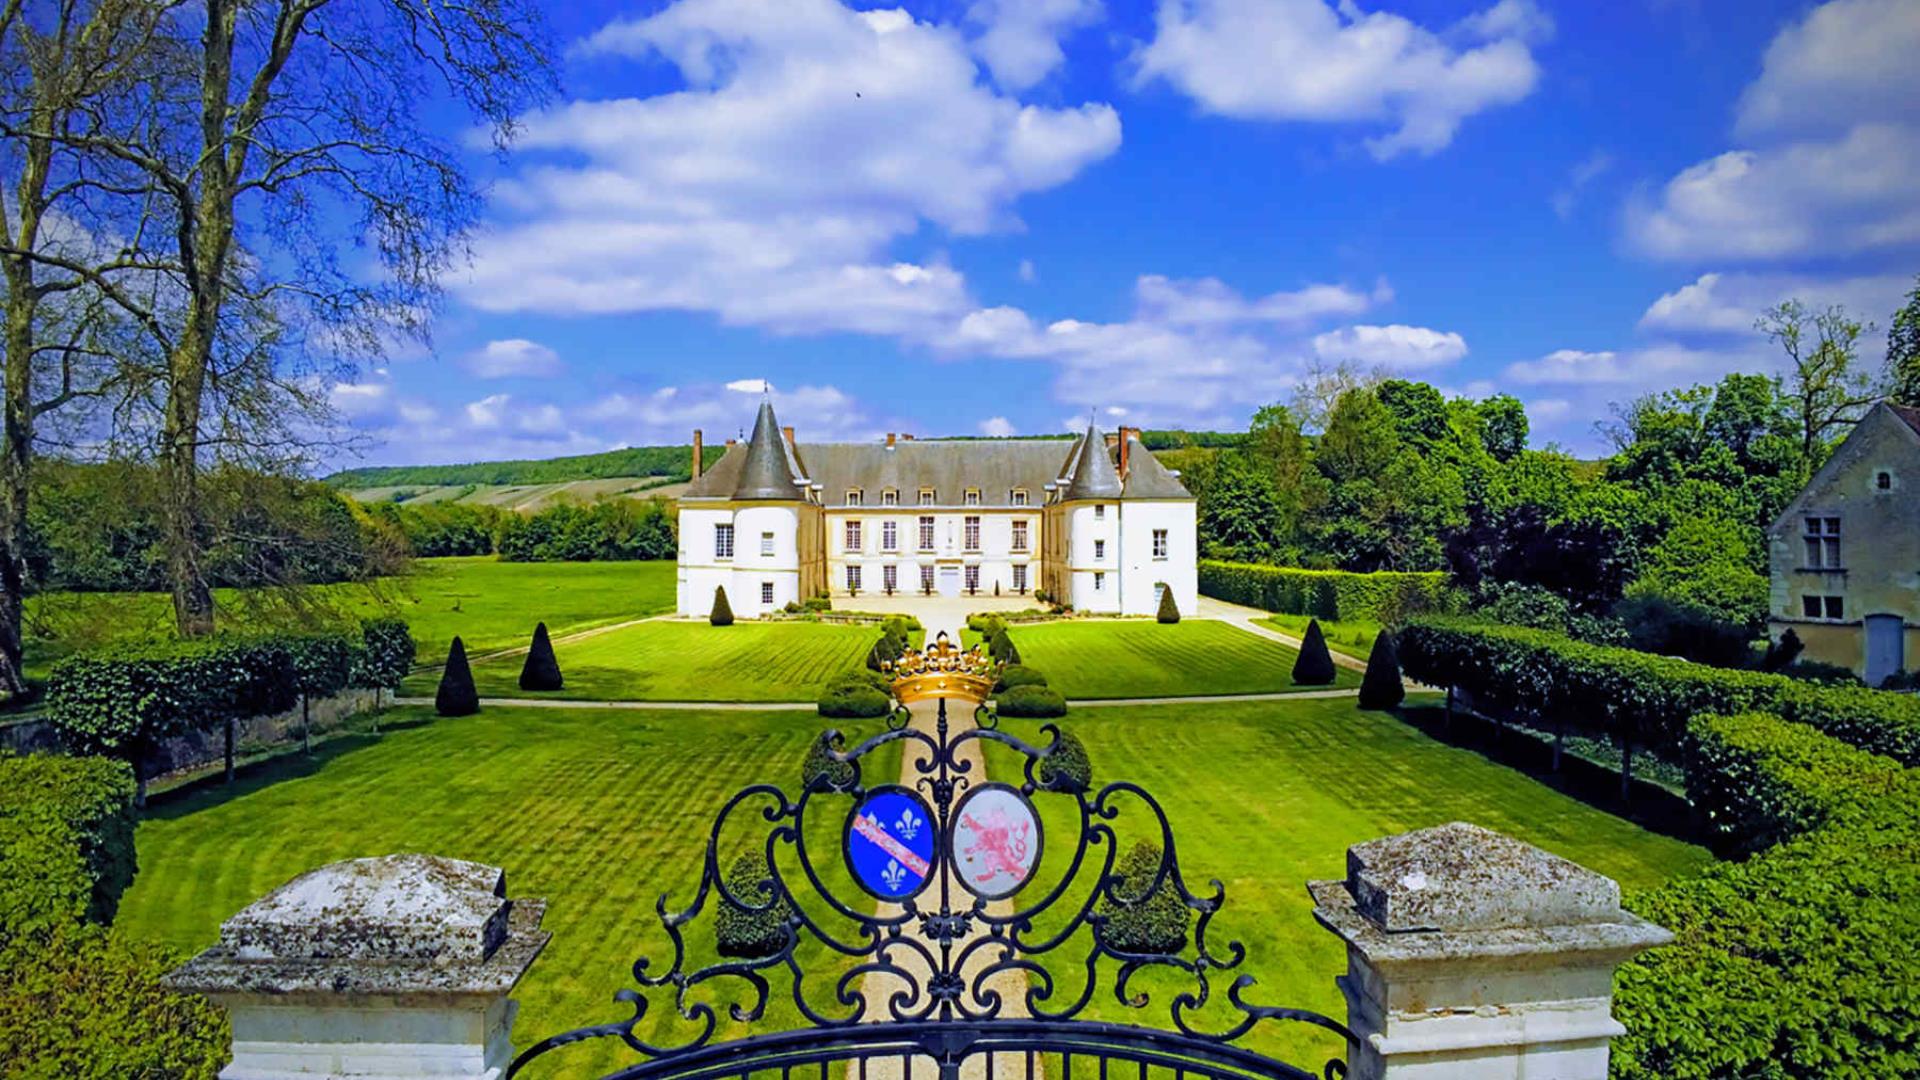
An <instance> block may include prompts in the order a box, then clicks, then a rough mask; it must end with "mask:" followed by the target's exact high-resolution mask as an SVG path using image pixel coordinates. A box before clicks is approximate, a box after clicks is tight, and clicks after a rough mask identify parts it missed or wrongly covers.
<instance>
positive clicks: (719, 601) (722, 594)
mask: <svg viewBox="0 0 1920 1080" xmlns="http://www.w3.org/2000/svg"><path fill="white" fill-rule="evenodd" d="M707 622H709V623H711V624H712V625H714V626H732V625H733V605H732V604H729V603H727V587H726V586H725V585H715V586H714V587H713V610H712V611H710V612H708V613H707Z"/></svg>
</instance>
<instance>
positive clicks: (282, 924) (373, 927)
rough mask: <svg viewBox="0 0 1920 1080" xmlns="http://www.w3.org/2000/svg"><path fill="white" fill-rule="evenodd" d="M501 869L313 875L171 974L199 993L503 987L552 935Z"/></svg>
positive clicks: (399, 866) (347, 870) (432, 860)
mask: <svg viewBox="0 0 1920 1080" xmlns="http://www.w3.org/2000/svg"><path fill="white" fill-rule="evenodd" d="M545 907H546V905H545V902H544V901H540V900H509V899H507V897H506V874H505V873H504V872H503V871H501V870H500V869H498V868H497V867H492V866H484V865H481V864H480V863H473V862H463V861H461V860H458V859H446V858H441V857H439V856H434V855H385V856H381V857H378V858H370V859H350V860H348V861H346V862H337V863H333V864H331V865H328V866H323V867H321V868H319V869H317V870H311V871H308V872H307V873H305V874H302V875H300V876H299V877H297V878H294V879H293V880H292V881H289V882H288V883H286V884H285V885H282V886H280V887H279V888H278V889H275V890H274V891H273V892H271V893H268V894H267V895H266V896H264V897H262V898H261V899H259V900H257V901H255V902H254V903H252V904H250V905H248V906H247V907H246V908H245V909H243V910H241V911H240V912H239V913H238V914H236V915H234V916H233V917H232V918H230V919H228V920H227V921H226V922H225V923H222V924H221V927H220V941H219V943H218V944H216V945H215V946H214V947H213V948H210V949H208V950H207V951H206V952H204V953H201V954H200V955H199V956H197V957H195V958H194V959H192V960H190V961H188V962H187V963H186V964H185V965H183V966H182V967H181V968H179V969H178V970H176V971H175V972H173V973H172V975H170V976H169V977H168V979H169V982H170V983H171V984H172V985H175V986H177V987H180V988H182V989H189V990H194V991H198V992H201V993H217V992H239V993H247V992H254V993H312V992H324V993H334V994H349V993H354V994H369V993H412V992H429V993H431V992H440V993H493V992H499V993H504V992H505V991H507V990H508V989H511V988H512V986H513V984H514V983H515V982H517V981H518V980H519V978H520V975H521V974H522V973H523V972H524V971H525V970H526V968H527V965H528V964H531V963H532V962H533V958H534V957H535V956H536V955H538V953H539V952H540V950H541V948H543V947H544V946H545V945H546V943H547V939H548V938H549V937H550V936H551V935H549V934H547V933H545V932H544V931H541V930H540V929H539V927H540V918H541V915H542V914H543V913H544V910H545Z"/></svg>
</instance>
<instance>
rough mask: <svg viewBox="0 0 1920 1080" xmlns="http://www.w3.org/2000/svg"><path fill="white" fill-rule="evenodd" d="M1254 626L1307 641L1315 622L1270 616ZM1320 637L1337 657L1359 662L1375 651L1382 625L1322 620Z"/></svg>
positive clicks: (1257, 620)
mask: <svg viewBox="0 0 1920 1080" xmlns="http://www.w3.org/2000/svg"><path fill="white" fill-rule="evenodd" d="M1254 621H1255V622H1258V623H1263V624H1265V625H1267V626H1270V627H1272V628H1274V629H1275V630H1278V631H1280V632H1281V633H1283V634H1289V635H1291V636H1293V637H1305V636H1306V633H1307V624H1308V623H1310V622H1312V621H1313V617H1312V616H1311V615H1268V616H1267V617H1266V618H1264V619H1255V620H1254ZM1320 633H1321V634H1322V635H1323V636H1324V637H1325V638H1326V639H1327V648H1329V649H1332V650H1333V651H1334V652H1337V653H1346V654H1347V655H1348V656H1351V657H1353V658H1355V659H1356V660H1365V659H1366V658H1367V654H1368V653H1370V652H1372V651H1373V639H1374V638H1376V637H1379V636H1380V624H1379V623H1376V622H1366V621H1364V620H1360V619H1355V620H1353V621H1351V622H1335V621H1334V620H1332V619H1321V620H1320Z"/></svg>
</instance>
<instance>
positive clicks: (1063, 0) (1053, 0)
mask: <svg viewBox="0 0 1920 1080" xmlns="http://www.w3.org/2000/svg"><path fill="white" fill-rule="evenodd" d="M1101 14H1102V12H1101V5H1100V0H975V2H974V4H973V6H972V7H970V8H968V9H967V19H966V21H967V23H968V25H969V26H970V27H972V28H973V29H975V30H976V31H977V36H976V37H975V38H974V41H973V51H974V53H975V54H976V55H978V56H979V57H980V60H981V62H983V63H985V64H986V65H987V68H988V69H989V70H991V71H992V72H993V79H994V81H995V82H997V83H999V84H1000V85H1001V86H1004V87H1006V88H1007V89H1009V90H1025V89H1027V88H1028V87H1030V86H1033V85H1034V84H1035V83H1038V82H1039V81H1040V80H1042V79H1044V78H1046V77H1047V76H1048V75H1050V74H1052V73H1053V71H1054V69H1055V68H1058V67H1059V66H1060V65H1062V64H1064V63H1066V60H1067V54H1066V53H1065V52H1064V51H1063V50H1062V49H1061V48H1060V38H1061V37H1062V35H1064V34H1066V33H1067V32H1068V31H1070V30H1074V29H1076V28H1079V27H1082V26H1087V25H1090V24H1092V23H1094V22H1097V21H1099V19H1100V16H1101Z"/></svg>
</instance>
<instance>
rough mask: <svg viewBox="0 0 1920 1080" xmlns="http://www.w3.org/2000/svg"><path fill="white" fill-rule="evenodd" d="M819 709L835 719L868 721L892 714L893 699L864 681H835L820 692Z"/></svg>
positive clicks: (821, 713) (822, 713) (823, 713)
mask: <svg viewBox="0 0 1920 1080" xmlns="http://www.w3.org/2000/svg"><path fill="white" fill-rule="evenodd" d="M862 670H863V671H864V669H862ZM819 709H820V715H821V716H828V717H833V718H835V719H870V718H872V717H876V716H885V715H887V714H888V713H890V712H892V711H893V699H892V698H890V697H888V696H887V692H886V691H884V690H881V689H879V688H878V687H875V686H874V685H873V684H872V683H870V682H868V681H867V680H865V679H836V680H835V681H833V682H830V683H828V684H827V686H826V689H824V690H822V691H820V702H819Z"/></svg>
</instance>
